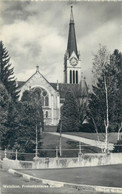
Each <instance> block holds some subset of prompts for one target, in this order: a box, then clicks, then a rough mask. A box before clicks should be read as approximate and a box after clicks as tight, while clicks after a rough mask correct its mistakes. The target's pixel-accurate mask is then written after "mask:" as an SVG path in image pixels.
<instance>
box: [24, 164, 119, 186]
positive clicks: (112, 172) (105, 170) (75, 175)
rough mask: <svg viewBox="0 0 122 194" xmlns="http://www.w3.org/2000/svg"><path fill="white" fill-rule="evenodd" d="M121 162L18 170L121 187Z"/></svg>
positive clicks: (81, 182) (74, 181) (52, 177)
mask: <svg viewBox="0 0 122 194" xmlns="http://www.w3.org/2000/svg"><path fill="white" fill-rule="evenodd" d="M121 170H122V164H119V165H109V166H99V167H82V168H70V169H68V168H67V169H52V170H51V169H46V170H20V171H22V172H24V173H27V174H30V175H33V176H36V177H38V178H44V179H50V180H56V181H62V182H68V183H77V184H86V185H97V186H108V187H122V171H121Z"/></svg>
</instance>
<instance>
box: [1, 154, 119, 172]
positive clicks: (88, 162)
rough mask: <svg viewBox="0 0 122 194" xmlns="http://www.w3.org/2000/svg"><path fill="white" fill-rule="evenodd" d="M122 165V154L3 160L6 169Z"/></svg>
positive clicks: (3, 166)
mask: <svg viewBox="0 0 122 194" xmlns="http://www.w3.org/2000/svg"><path fill="white" fill-rule="evenodd" d="M111 164H122V153H111V154H109V155H106V154H84V155H81V156H79V157H78V158H38V159H36V160H35V161H20V160H9V159H7V158H4V159H3V160H2V168H4V169H9V168H13V169H45V168H72V167H87V166H101V165H111Z"/></svg>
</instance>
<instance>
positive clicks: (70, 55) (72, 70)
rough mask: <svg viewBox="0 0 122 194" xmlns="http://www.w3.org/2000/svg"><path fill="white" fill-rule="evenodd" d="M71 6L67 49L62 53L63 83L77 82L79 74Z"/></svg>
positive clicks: (78, 57) (79, 65) (78, 56)
mask: <svg viewBox="0 0 122 194" xmlns="http://www.w3.org/2000/svg"><path fill="white" fill-rule="evenodd" d="M72 9H73V7H72V6H71V14H70V23H69V35H68V43H67V50H66V53H65V55H64V83H69V84H78V83H79V82H80V76H81V64H80V55H79V53H78V50H77V42H76V35H75V24H74V17H73V10H72Z"/></svg>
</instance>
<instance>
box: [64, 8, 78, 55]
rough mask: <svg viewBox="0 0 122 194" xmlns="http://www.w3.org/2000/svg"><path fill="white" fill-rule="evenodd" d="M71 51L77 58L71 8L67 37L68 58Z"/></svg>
mask: <svg viewBox="0 0 122 194" xmlns="http://www.w3.org/2000/svg"><path fill="white" fill-rule="evenodd" d="M73 51H74V52H75V54H76V56H77V57H78V58H79V56H78V51H77V42H76V35H75V23H74V17H73V7H72V6H71V13H70V23H69V35H68V44H67V52H68V55H69V57H70V56H71V54H72V52H73Z"/></svg>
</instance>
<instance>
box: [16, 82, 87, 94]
mask: <svg viewBox="0 0 122 194" xmlns="http://www.w3.org/2000/svg"><path fill="white" fill-rule="evenodd" d="M25 83H26V82H24V81H18V87H19V88H21V87H22V86H23V85H24V84H25ZM49 84H50V85H51V86H52V87H53V88H54V89H55V90H56V91H57V92H59V94H60V97H61V98H65V95H66V93H67V91H72V92H73V93H74V94H75V96H77V97H88V86H87V84H86V81H85V79H83V80H81V82H80V84H67V83H58V85H59V90H57V83H49Z"/></svg>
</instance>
